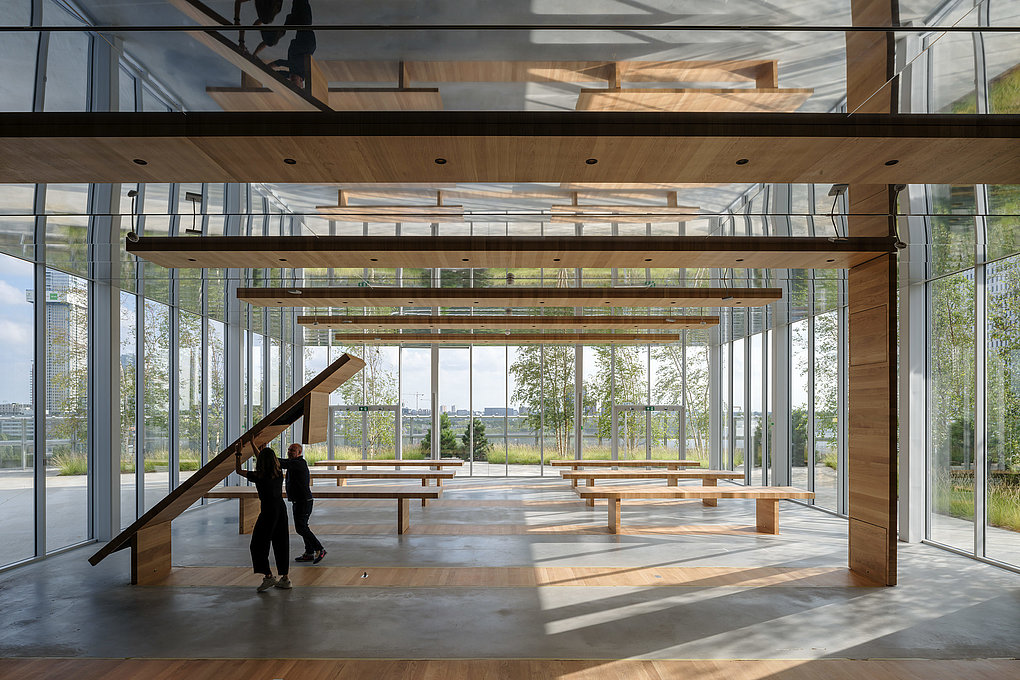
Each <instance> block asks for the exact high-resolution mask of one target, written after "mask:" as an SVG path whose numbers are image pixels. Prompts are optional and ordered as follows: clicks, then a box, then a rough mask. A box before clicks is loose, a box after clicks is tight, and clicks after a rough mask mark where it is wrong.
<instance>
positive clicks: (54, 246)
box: [46, 184, 89, 276]
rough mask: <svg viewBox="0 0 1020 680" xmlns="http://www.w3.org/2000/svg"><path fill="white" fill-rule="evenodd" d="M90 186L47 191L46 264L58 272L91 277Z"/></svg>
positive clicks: (63, 186)
mask: <svg viewBox="0 0 1020 680" xmlns="http://www.w3.org/2000/svg"><path fill="white" fill-rule="evenodd" d="M88 202H89V185H88V184H50V185H48V186H47V187H46V214H47V215H48V217H47V218H46V262H47V264H50V265H52V266H53V267H55V268H57V269H62V270H64V271H67V272H71V273H74V274H81V275H83V276H87V275H88V273H89V267H88V245H87V243H88V225H89V218H88Z"/></svg>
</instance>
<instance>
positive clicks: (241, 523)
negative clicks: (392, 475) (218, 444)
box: [205, 486, 443, 534]
mask: <svg viewBox="0 0 1020 680" xmlns="http://www.w3.org/2000/svg"><path fill="white" fill-rule="evenodd" d="M286 495H287V494H286V492H285V493H284V497H286ZM442 495H443V490H442V488H440V487H429V488H421V487H414V486H357V487H353V486H344V487H337V488H334V487H326V488H317V487H314V486H313V487H312V498H319V499H345V498H357V499H365V498H393V499H396V501H397V533H398V534H403V533H404V532H406V531H407V529H408V528H409V527H410V526H411V499H419V498H420V499H422V500H430V499H432V500H434V499H437V498H439V497H441V496H442ZM205 497H206V498H237V499H238V500H239V501H240V509H239V511H238V515H237V530H238V533H241V534H250V533H251V530H252V527H254V526H255V519H256V518H257V517H258V516H259V495H258V492H257V491H256V489H255V487H254V486H224V487H220V488H218V489H213V490H211V491H207V492H206V494H205Z"/></svg>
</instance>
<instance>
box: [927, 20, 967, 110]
mask: <svg viewBox="0 0 1020 680" xmlns="http://www.w3.org/2000/svg"><path fill="white" fill-rule="evenodd" d="M968 9H969V8H968ZM957 11H960V12H965V11H966V9H963V3H961V4H960V8H959V9H958V10H957ZM929 54H930V55H931V56H930V59H931V62H930V63H931V83H930V92H931V94H930V95H929V102H928V110H929V111H930V112H931V113H977V112H978V111H977V97H976V92H977V90H976V87H975V80H974V38H973V36H971V35H970V34H969V33H947V34H945V35H942V36H941V38H940V39H939V41H938V42H936V43H934V45H932V47H931V49H930V50H929Z"/></svg>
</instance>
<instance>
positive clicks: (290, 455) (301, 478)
mask: <svg viewBox="0 0 1020 680" xmlns="http://www.w3.org/2000/svg"><path fill="white" fill-rule="evenodd" d="M302 452H303V450H302V448H301V445H300V444H291V445H290V446H289V447H288V448H287V460H281V461H280V467H282V468H284V469H285V470H286V471H287V499H288V500H290V503H291V507H292V508H293V510H294V528H295V529H296V530H297V532H298V534H300V535H301V538H303V539H304V541H305V552H304V554H302V555H300V556H298V557H296V558H295V561H296V562H311V563H312V564H318V563H319V562H321V561H322V558H323V557H325V556H326V551H325V550H324V549H323V547H322V544H321V543H319V539H317V538H316V537H315V534H313V533H312V530H311V529H309V528H308V518H309V517H311V516H312V488H311V483H310V481H311V477H310V476H309V474H308V463H307V462H305V459H304V457H303V456H302V455H301V454H302Z"/></svg>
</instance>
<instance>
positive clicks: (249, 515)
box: [237, 498, 260, 534]
mask: <svg viewBox="0 0 1020 680" xmlns="http://www.w3.org/2000/svg"><path fill="white" fill-rule="evenodd" d="M240 500H241V507H240V508H238V511H237V533H239V534H250V533H251V530H252V529H254V528H255V520H256V519H258V517H259V505H260V503H259V499H258V498H242V499H240Z"/></svg>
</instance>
